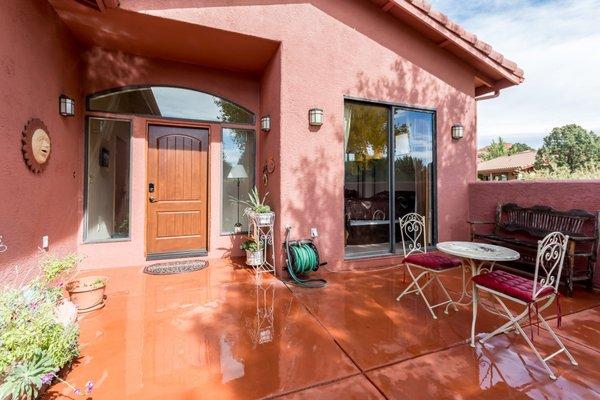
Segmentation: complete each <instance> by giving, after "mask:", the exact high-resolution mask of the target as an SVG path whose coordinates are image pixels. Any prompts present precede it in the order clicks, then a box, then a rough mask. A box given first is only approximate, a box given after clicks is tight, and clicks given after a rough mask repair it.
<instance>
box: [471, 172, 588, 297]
mask: <svg viewBox="0 0 600 400" xmlns="http://www.w3.org/2000/svg"><path fill="white" fill-rule="evenodd" d="M499 203H500V204H505V203H516V204H518V205H521V206H525V207H529V206H534V205H543V206H549V207H553V208H555V209H557V210H563V211H568V210H571V209H581V210H586V211H589V212H592V213H594V212H596V211H598V210H600V180H581V181H511V182H476V183H472V184H470V185H469V219H470V220H474V221H494V215H495V210H496V205H497V204H499ZM595 286H597V287H600V267H599V266H598V262H597V263H596V273H595Z"/></svg>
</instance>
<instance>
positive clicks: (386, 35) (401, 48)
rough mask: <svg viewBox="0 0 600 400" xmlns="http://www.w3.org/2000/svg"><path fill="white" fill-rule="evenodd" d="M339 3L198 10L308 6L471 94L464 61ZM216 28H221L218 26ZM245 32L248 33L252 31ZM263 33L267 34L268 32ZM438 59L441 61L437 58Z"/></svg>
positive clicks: (358, 2)
mask: <svg viewBox="0 0 600 400" xmlns="http://www.w3.org/2000/svg"><path fill="white" fill-rule="evenodd" d="M341 3H342V2H337V1H329V0H207V1H204V2H203V3H202V8H205V9H210V8H232V7H244V6H246V7H247V6H281V5H306V4H310V5H311V6H313V7H314V8H316V9H318V10H319V11H321V12H323V13H325V14H327V15H328V16H330V17H331V18H334V19H336V20H337V21H339V22H341V23H342V24H344V25H346V26H348V27H349V28H351V29H352V30H355V31H358V32H359V33H361V34H362V35H365V36H367V37H369V38H370V39H372V40H374V41H376V42H377V43H378V44H379V45H381V46H383V47H386V48H388V49H390V50H391V51H393V52H394V53H396V54H398V55H399V56H401V57H403V58H404V59H406V60H408V61H410V62H412V63H414V64H417V65H420V66H421V67H422V68H423V69H424V70H426V71H428V72H429V73H431V74H433V75H436V76H438V77H439V78H440V79H442V80H444V81H446V82H447V83H448V84H450V85H454V86H455V87H458V88H460V90H462V91H463V92H464V93H467V94H473V93H474V87H473V85H471V84H467V83H466V82H465V81H464V80H462V79H460V77H459V74H457V71H460V70H463V71H464V69H465V68H469V69H471V67H468V66H467V64H466V63H465V62H464V61H462V60H460V59H459V58H458V57H456V56H454V55H453V54H452V53H450V52H449V51H447V50H444V49H442V48H440V47H438V46H437V45H436V44H435V43H434V42H432V41H428V40H423V38H422V35H421V34H420V33H418V32H417V31H415V30H413V29H411V28H410V27H408V26H407V25H406V24H403V23H402V22H400V21H399V20H398V19H397V18H395V17H394V16H392V15H389V14H386V13H385V12H384V11H382V10H381V8H380V7H377V5H375V4H373V3H371V2H368V1H364V0H346V1H344V2H343V3H344V4H343V6H340V4H341ZM138 4H139V5H138ZM128 7H129V9H132V10H138V11H141V12H150V13H152V12H157V11H161V10H165V11H167V10H173V9H178V10H179V9H185V8H199V7H198V2H197V1H196V0H178V1H170V2H165V1H163V0H148V1H144V2H139V3H134V4H133V5H130V6H128ZM209 11H210V10H209ZM157 15H159V14H157ZM175 18H177V17H175ZM217 25H218V24H217ZM219 26H221V27H222V25H219ZM225 29H227V28H225ZM245 33H251V34H252V33H255V32H245ZM266 34H267V35H268V32H267V33H266ZM263 35H264V33H263ZM407 44H408V45H407ZM436 56H437V57H436ZM442 56H444V58H441V57H442Z"/></svg>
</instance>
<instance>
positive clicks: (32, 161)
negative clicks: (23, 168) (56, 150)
mask: <svg viewBox="0 0 600 400" xmlns="http://www.w3.org/2000/svg"><path fill="white" fill-rule="evenodd" d="M21 142H22V146H21V150H22V151H23V159H24V160H25V164H26V165H27V167H28V168H29V169H30V170H31V171H32V172H33V173H35V174H39V173H40V172H42V171H43V170H44V169H45V168H46V166H47V165H48V159H49V158H50V151H51V149H52V146H51V142H50V135H49V134H48V128H46V125H44V123H43V122H42V121H41V120H39V119H37V118H33V119H31V120H30V121H29V122H28V123H27V125H25V129H24V130H23V137H22V138H21Z"/></svg>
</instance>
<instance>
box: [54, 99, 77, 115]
mask: <svg viewBox="0 0 600 400" xmlns="http://www.w3.org/2000/svg"><path fill="white" fill-rule="evenodd" d="M58 112H59V113H60V115H62V116H63V117H72V116H74V115H75V101H74V100H73V99H72V98H70V97H68V96H65V95H64V94H61V95H60V96H59V98H58Z"/></svg>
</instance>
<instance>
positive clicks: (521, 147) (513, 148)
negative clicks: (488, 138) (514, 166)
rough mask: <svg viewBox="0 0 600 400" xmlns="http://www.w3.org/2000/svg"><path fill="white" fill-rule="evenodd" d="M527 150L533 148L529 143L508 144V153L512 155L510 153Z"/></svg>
mask: <svg viewBox="0 0 600 400" xmlns="http://www.w3.org/2000/svg"><path fill="white" fill-rule="evenodd" d="M527 150H533V149H532V148H531V147H530V146H529V145H527V144H525V143H519V142H517V143H513V145H512V146H510V148H509V149H508V153H509V154H508V155H512V154H517V153H521V152H523V151H527Z"/></svg>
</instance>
